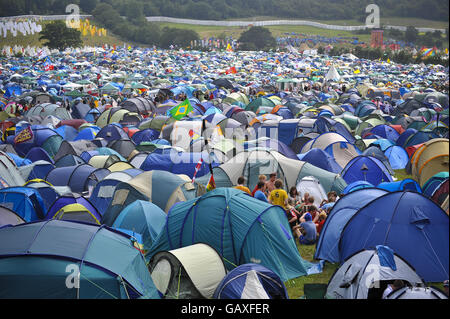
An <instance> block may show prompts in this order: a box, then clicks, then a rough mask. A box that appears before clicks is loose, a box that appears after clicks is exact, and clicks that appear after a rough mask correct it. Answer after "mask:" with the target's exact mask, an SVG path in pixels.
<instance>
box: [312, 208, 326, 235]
mask: <svg viewBox="0 0 450 319" xmlns="http://www.w3.org/2000/svg"><path fill="white" fill-rule="evenodd" d="M326 219H327V213H325V212H321V213H320V214H319V219H318V220H317V222H316V223H315V224H316V227H317V237H318V236H319V235H320V232H321V231H322V227H323V225H324V224H325V221H326Z"/></svg>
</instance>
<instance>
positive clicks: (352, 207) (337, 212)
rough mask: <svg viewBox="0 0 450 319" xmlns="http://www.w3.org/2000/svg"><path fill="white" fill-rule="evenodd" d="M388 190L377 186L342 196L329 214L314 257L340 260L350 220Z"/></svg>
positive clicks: (333, 260) (334, 260)
mask: <svg viewBox="0 0 450 319" xmlns="http://www.w3.org/2000/svg"><path fill="white" fill-rule="evenodd" d="M387 193H388V192H387V191H385V190H381V189H376V188H363V189H359V190H355V191H353V192H351V193H349V194H347V195H345V196H344V197H342V198H340V199H339V200H338V201H337V202H336V203H335V204H334V206H333V208H332V209H331V211H330V213H329V214H328V217H327V219H326V220H325V224H324V225H323V227H322V231H321V232H320V237H319V240H318V241H317V246H316V251H315V253H314V259H323V260H327V261H329V262H332V263H334V262H338V261H339V260H340V259H339V249H340V248H339V239H340V238H341V235H342V230H343V229H344V227H345V225H346V224H347V223H348V221H349V220H350V219H351V218H352V217H353V216H354V215H355V214H356V213H357V212H358V210H359V209H361V208H362V207H364V206H365V205H366V204H368V203H370V202H372V201H373V200H375V199H377V198H378V197H380V196H383V195H385V194H387Z"/></svg>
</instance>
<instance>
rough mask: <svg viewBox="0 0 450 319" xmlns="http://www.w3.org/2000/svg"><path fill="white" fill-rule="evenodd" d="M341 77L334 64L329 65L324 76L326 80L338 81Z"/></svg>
mask: <svg viewBox="0 0 450 319" xmlns="http://www.w3.org/2000/svg"><path fill="white" fill-rule="evenodd" d="M340 79H341V76H340V75H339V73H338V71H337V70H336V68H335V67H334V65H331V67H330V70H328V73H327V75H326V76H325V80H326V81H339V80H340Z"/></svg>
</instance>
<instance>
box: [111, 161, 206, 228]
mask: <svg viewBox="0 0 450 319" xmlns="http://www.w3.org/2000/svg"><path fill="white" fill-rule="evenodd" d="M205 192H206V189H205V187H204V186H203V185H201V184H199V183H198V182H197V181H195V182H194V183H192V181H191V179H189V178H188V177H187V176H183V175H175V174H172V173H169V172H165V171H157V170H155V171H150V172H144V173H142V174H139V175H137V176H136V177H134V178H132V179H130V180H129V181H127V182H121V183H119V184H117V186H116V187H115V189H114V195H113V199H112V201H111V203H110V205H109V207H108V209H107V210H106V212H105V213H104V215H103V219H102V223H104V224H108V225H110V224H112V223H113V221H114V220H115V219H116V216H117V215H118V214H119V213H120V212H121V211H122V209H123V206H127V205H129V204H131V203H132V202H134V201H136V200H146V201H150V202H152V203H154V204H155V205H156V206H158V207H159V208H161V209H162V210H163V211H165V212H168V211H169V209H170V208H171V207H172V206H173V205H174V204H175V203H177V202H180V201H186V200H189V199H192V198H195V197H197V196H200V195H203V194H204V193H205Z"/></svg>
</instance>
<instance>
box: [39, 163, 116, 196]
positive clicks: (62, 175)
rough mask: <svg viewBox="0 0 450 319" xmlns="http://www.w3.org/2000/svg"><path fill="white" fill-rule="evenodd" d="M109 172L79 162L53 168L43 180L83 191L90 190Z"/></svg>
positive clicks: (76, 190)
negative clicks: (73, 164)
mask: <svg viewBox="0 0 450 319" xmlns="http://www.w3.org/2000/svg"><path fill="white" fill-rule="evenodd" d="M109 173H110V172H109V171H108V170H107V169H103V168H100V169H97V168H95V167H92V166H90V165H88V164H79V165H75V166H67V167H59V168H55V169H53V170H51V171H50V172H49V173H48V174H47V176H46V177H45V180H46V181H48V182H50V183H51V184H52V185H55V186H69V187H70V189H71V190H72V192H74V193H84V192H89V191H91V190H92V189H93V188H94V187H95V184H97V183H98V181H100V180H102V179H103V177H105V176H106V175H108V174H109Z"/></svg>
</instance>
